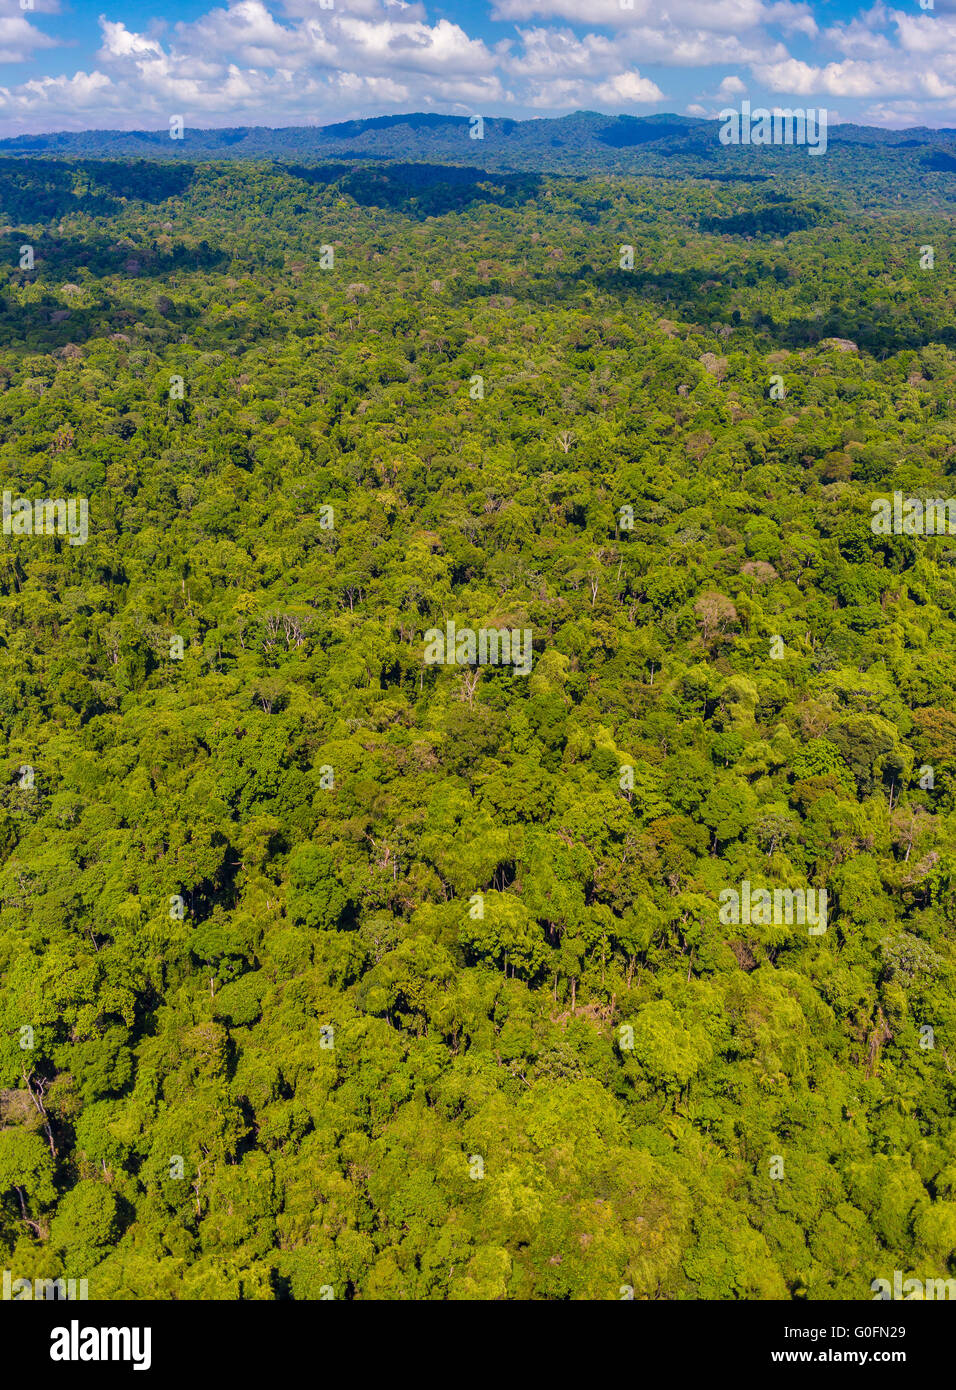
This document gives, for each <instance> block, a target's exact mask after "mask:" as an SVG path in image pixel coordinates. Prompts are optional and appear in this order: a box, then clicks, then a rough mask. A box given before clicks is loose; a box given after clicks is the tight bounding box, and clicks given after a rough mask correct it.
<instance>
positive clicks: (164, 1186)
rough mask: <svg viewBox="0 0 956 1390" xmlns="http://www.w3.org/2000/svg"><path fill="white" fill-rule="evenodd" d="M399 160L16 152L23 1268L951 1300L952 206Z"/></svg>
mask: <svg viewBox="0 0 956 1390" xmlns="http://www.w3.org/2000/svg"><path fill="white" fill-rule="evenodd" d="M596 119H597V118H596ZM604 119H605V121H606V119H607V118H604ZM396 138H399V139H400V140H404V139H405V136H404V135H401V136H399V137H396ZM487 148H488V145H487V143H486V146H485V147H484V149H482V154H484V153H486V151H487ZM904 153H906V152H904ZM924 153H925V152H923V153H921V152H920V151H919V150H916V151H915V153H914V152H913V151H912V150H910V151H909V152H908V153H906V157H907V158H910V157H911V158H912V159H913V160H914V161H915V160H918V159H923V158H924ZM185 155H186V156H188V146H187V148H186V149H185ZM402 157H403V159H404V163H402V164H389V163H386V162H382V161H381V160H378V161H375V160H370V159H365V160H354V159H353V160H351V161H345V162H340V163H335V162H334V161H333V162H330V161H329V160H328V159H325V158H324V159H322V160H320V161H319V162H313V163H310V162H308V161H307V160H302V161H300V162H298V163H294V164H289V165H279V164H276V163H274V162H272V161H268V160H266V161H259V162H256V161H243V162H233V161H228V160H225V161H224V160H205V161H198V160H197V161H195V162H189V159H188V157H187V158H184V159H182V160H178V161H172V162H157V163H148V162H144V161H132V162H123V161H113V160H109V159H86V158H84V159H79V160H69V159H55V158H50V157H46V156H42V157H41V156H30V157H17V158H5V159H3V160H0V216H2V218H3V225H2V226H0V267H2V269H0V330H2V332H0V384H2V395H0V457H2V465H3V466H2V481H3V489H4V490H5V491H7V492H9V494H10V496H11V498H12V499H64V500H66V499H85V500H86V503H87V505H88V528H89V534H88V540H87V541H86V543H85V544H73V543H71V537H69V536H66V535H64V534H37V533H33V534H30V533H17V532H14V531H13V530H12V528H11V529H10V533H9V534H4V535H3V536H2V537H0V545H2V552H0V554H2V570H0V719H2V722H3V745H4V748H5V754H4V758H5V770H4V775H3V777H2V779H0V782H2V786H0V860H2V863H0V1247H2V1250H0V1264H3V1265H4V1266H5V1267H9V1268H12V1269H15V1270H16V1271H17V1272H18V1273H21V1274H23V1275H26V1276H29V1277H52V1276H54V1275H56V1274H58V1273H60V1272H66V1273H67V1274H71V1275H75V1276H83V1277H87V1278H88V1280H89V1284H90V1296H91V1297H101V1298H145V1297H155V1296H159V1297H166V1298H193V1299H213V1298H244V1299H275V1298H295V1299H310V1298H323V1297H330V1296H332V1297H335V1298H345V1299H348V1298H353V1299H402V1298H415V1299H462V1300H468V1299H476V1300H484V1299H500V1298H539V1299H543V1298H549V1299H584V1298H589V1299H617V1298H620V1297H621V1294H622V1290H628V1289H629V1290H632V1291H633V1294H634V1296H635V1297H636V1298H640V1299H652V1298H668V1299H681V1298H693V1297H702V1298H709V1299H733V1298H749V1299H777V1298H779V1299H785V1298H791V1297H793V1298H809V1299H833V1298H851V1299H867V1298H871V1297H872V1294H871V1292H870V1290H871V1286H872V1281H873V1280H875V1279H878V1278H889V1279H892V1278H893V1274H894V1271H903V1272H904V1274H907V1275H913V1276H915V1277H918V1278H920V1279H938V1278H939V1279H945V1278H948V1277H950V1276H952V1275H953V1274H954V1273H956V1263H954V1260H956V1121H954V1118H953V1111H954V1099H956V1094H954V1090H956V1076H954V1066H956V943H954V933H953V919H954V907H956V628H954V617H956V540H954V539H952V538H951V537H949V536H947V535H933V534H916V533H913V532H910V533H904V534H900V533H898V532H892V531H891V532H890V533H889V534H884V533H880V532H878V531H875V530H874V527H873V525H872V524H871V522H872V517H873V503H874V500H876V499H881V498H883V499H886V498H893V496H894V494H896V493H902V494H903V496H904V497H906V498H908V499H912V498H916V499H935V498H940V499H946V498H948V497H949V496H950V495H951V494H952V493H953V490H954V479H953V474H954V472H956V420H954V415H953V400H954V393H956V327H954V324H956V318H954V307H956V280H954V274H953V263H954V253H956V239H954V227H953V209H952V196H953V195H952V188H953V177H954V176H953V174H952V173H948V172H946V170H945V168H943V167H940V168H937V169H929V168H927V167H926V166H925V165H921V166H920V167H921V168H922V169H923V173H922V174H920V176H919V180H917V179H915V177H914V180H913V182H912V183H911V184H910V185H909V192H908V193H907V196H905V197H904V196H902V192H901V190H902V188H903V184H901V183H900V182H899V179H898V175H896V174H894V175H893V176H892V178H891V177H890V175H889V174H886V175H884V174H879V175H877V174H875V173H874V174H873V175H872V177H873V183H872V185H869V184H868V182H867V180H868V179H869V178H870V176H871V173H872V171H873V170H875V169H877V168H878V160H877V156H876V154H874V152H873V150H872V149H866V150H865V151H864V152H863V153H862V154H860V155H859V159H860V160H861V163H860V165H859V171H860V174H859V180H858V181H857V183H856V184H854V185H852V186H851V185H849V184H847V183H846V182H845V180H844V181H841V180H840V179H838V178H835V177H834V176H833V173H832V168H831V172H829V173H827V172H825V171H821V170H820V169H818V168H810V167H808V166H810V165H818V164H823V165H826V164H827V163H828V160H829V159H830V158H831V157H832V159H833V161H834V165H833V166H832V167H836V166H837V161H838V160H839V159H841V158H847V159H850V158H851V156H849V155H846V154H845V151H844V153H843V154H841V153H840V151H839V149H837V151H836V152H834V153H833V154H832V156H828V160H823V161H811V160H808V159H807V158H806V155H805V152H803V151H791V152H789V157H790V158H791V159H792V160H793V161H799V174H794V175H793V179H792V181H791V182H787V181H784V182H780V181H777V180H770V181H769V182H768V181H764V180H761V179H753V178H750V177H744V178H740V179H738V178H736V177H733V178H731V179H689V178H684V179H680V180H678V179H675V178H663V177H654V176H638V175H634V174H624V173H620V174H608V175H606V176H599V175H597V174H596V173H590V174H587V176H584V175H583V174H582V173H581V172H580V171H579V172H577V173H575V174H574V176H564V175H562V174H549V173H547V172H544V171H543V170H541V169H537V170H535V169H531V168H524V169H519V168H518V167H517V166H515V167H514V168H513V169H512V170H511V172H504V171H502V170H500V169H499V170H496V169H495V168H494V167H493V164H492V163H491V162H488V163H487V164H486V165H483V166H482V167H480V168H477V169H476V168H475V167H473V166H472V164H471V163H470V161H469V159H467V158H464V157H463V158H462V159H461V160H459V161H458V167H454V168H452V167H447V166H445V165H442V164H440V162H434V163H420V162H416V160H415V158H414V155H413V153H412V152H410V151H408V150H406V151H405V153H404V154H403V156H402ZM900 157H901V158H903V157H904V155H903V154H901V155H900ZM721 167H722V168H725V167H728V166H726V165H725V164H723V163H722V165H721ZM736 167H738V169H739V172H741V173H746V172H748V171H749V173H751V174H752V173H753V171H754V166H753V165H751V164H748V165H747V168H746V169H744V166H743V165H740V166H736ZM792 167H796V166H795V164H794V165H793V166H792ZM893 179H897V182H896V183H894V182H893V181H892V180H893ZM868 188H869V189H870V192H871V193H872V196H869V195H868V192H867V190H868ZM881 190H882V191H881ZM927 248H929V252H931V254H929V253H928V250H927ZM27 252H29V254H27ZM38 530H41V531H42V528H41V527H38ZM72 539H76V537H73V538H72ZM449 623H455V624H457V628H458V629H459V630H461V629H469V630H472V629H473V630H475V631H478V630H486V631H487V630H504V629H507V630H509V631H513V632H516V633H517V632H524V631H526V630H527V631H530V633H531V634H532V648H533V659H532V660H531V664H530V673H529V674H521V672H520V671H519V670H518V669H517V668H509V667H508V666H507V665H505V664H498V665H493V664H486V665H478V664H474V665H471V664H469V665H456V664H453V663H450V662H446V663H445V664H442V663H440V662H439V663H430V662H428V661H426V659H425V650H426V634H427V633H429V632H432V631H439V632H442V633H444V632H446V631H447V625H448V624H449ZM785 891H789V892H792V893H794V894H796V893H798V892H800V893H803V892H813V893H814V894H818V895H822V894H824V893H825V895H826V898H825V902H826V905H827V906H826V914H825V924H824V925H825V930H823V931H818V932H816V933H815V932H813V931H811V930H808V928H807V925H806V924H800V923H798V922H796V921H786V920H785V921H780V920H775V918H778V917H779V914H776V913H772V914H770V915H769V917H768V915H767V914H766V913H763V912H761V911H759V910H758V911H751V910H750V904H751V897H752V896H753V895H754V894H756V895H757V896H756V898H755V899H754V901H756V902H758V903H759V902H760V901H761V899H760V894H761V893H762V892H764V893H769V894H773V893H774V892H777V893H782V892H785ZM728 892H735V893H738V894H740V895H741V898H740V900H741V901H742V899H743V896H744V895H745V894H749V895H750V896H748V897H747V908H748V910H747V911H743V910H741V911H740V912H738V913H737V914H736V920H734V918H733V916H732V915H731V914H728V913H724V914H723V917H722V916H721V907H720V904H721V902H722V901H726V894H727V893H728ZM821 900H822V899H821V898H817V899H816V901H817V902H818V903H819V902H820V901H821Z"/></svg>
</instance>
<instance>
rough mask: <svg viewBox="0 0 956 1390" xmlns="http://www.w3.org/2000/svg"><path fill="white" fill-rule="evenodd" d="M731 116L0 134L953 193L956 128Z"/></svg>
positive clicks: (4, 144) (161, 153)
mask: <svg viewBox="0 0 956 1390" xmlns="http://www.w3.org/2000/svg"><path fill="white" fill-rule="evenodd" d="M720 127H721V123H720V121H718V120H706V119H703V118H701V117H694V116H680V115H676V114H673V113H662V114H658V115H653V116H630V115H619V116H609V115H606V114H603V113H601V112H597V111H576V112H574V113H573V114H572V115H568V116H558V117H542V118H539V119H533V120H512V119H510V118H501V117H487V118H485V119H484V121H483V132H482V134H483V138H481V139H474V138H472V128H473V123H472V119H471V118H469V117H467V116H448V115H441V114H437V113H434V112H421V111H418V112H407V113H403V114H399V115H392V116H374V117H371V118H369V119H364V120H349V121H341V122H337V123H334V124H331V125H326V126H286V127H282V128H278V129H272V128H271V127H268V126H236V127H231V128H223V129H209V130H200V129H193V128H190V127H188V126H187V128H186V130H185V135H184V138H183V139H182V140H174V139H172V138H171V136H170V134H169V132H168V131H166V130H159V131H148V130H143V131H120V130H90V131H79V132H72V131H58V132H55V133H52V134H49V135H20V136H15V137H12V138H9V139H5V140H0V157H2V156H7V157H18V156H20V157H23V156H30V157H33V158H36V157H37V156H39V157H41V158H48V157H51V156H53V157H56V158H60V159H64V158H66V159H70V158H99V159H124V158H127V159H128V158H140V159H142V158H147V159H154V160H155V159H165V160H190V161H196V160H209V159H256V160H275V161H280V162H283V163H285V162H289V161H290V160H291V161H295V162H296V163H298V164H309V163H327V162H329V161H335V160H348V161H352V162H355V161H359V160H366V159H369V160H390V161H396V160H397V161H401V162H406V163H407V162H412V163H414V162H428V163H434V164H454V165H459V166H471V167H477V168H482V169H487V170H490V171H497V172H509V173H551V174H578V175H588V174H610V175H622V174H632V175H633V174H645V175H656V176H664V177H670V178H674V177H679V178H686V177H691V178H711V179H719V180H722V181H725V180H733V179H737V178H742V179H744V180H755V179H764V178H771V177H772V178H773V179H775V180H781V179H782V180H783V181H784V182H787V183H793V182H796V183H800V184H811V183H815V184H818V185H819V184H824V185H830V186H832V187H834V188H837V187H840V186H842V185H843V184H844V183H846V182H847V180H848V179H849V181H850V183H852V184H853V186H854V187H857V186H859V187H863V186H865V187H866V188H867V191H868V193H869V194H874V195H876V196H881V197H884V198H888V199H890V200H891V201H897V200H902V199H904V198H910V197H913V196H920V195H926V196H928V197H932V198H937V197H939V196H942V197H943V198H944V199H945V200H947V201H948V200H949V199H950V198H951V197H953V196H954V191H953V175H954V174H956V129H953V128H947V129H942V130H931V129H928V128H927V127H925V126H920V127H914V128H912V129H907V130H886V129H884V128H882V127H875V126H860V125H854V124H845V125H836V126H831V127H830V128H829V131H828V149H827V155H826V158H815V159H808V158H807V151H806V149H801V148H800V147H799V146H785V147H774V146H746V147H745V146H724V145H722V144H721V143H720V140H719V138H718V134H719V131H720Z"/></svg>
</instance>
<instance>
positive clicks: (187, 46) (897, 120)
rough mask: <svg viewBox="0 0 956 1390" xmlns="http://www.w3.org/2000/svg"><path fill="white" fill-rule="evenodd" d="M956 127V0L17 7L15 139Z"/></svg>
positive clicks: (205, 2)
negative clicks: (473, 117) (391, 116)
mask: <svg viewBox="0 0 956 1390" xmlns="http://www.w3.org/2000/svg"><path fill="white" fill-rule="evenodd" d="M744 97H748V98H749V99H750V100H751V101H752V102H753V103H754V104H761V105H767V106H773V105H775V104H778V105H783V106H795V105H803V106H816V107H825V108H826V109H827V111H828V114H829V119H830V121H831V123H833V122H837V121H860V122H864V123H866V124H871V125H884V126H891V127H895V128H899V127H905V126H910V125H929V126H937V127H938V126H956V0H896V3H887V2H885V0H875V3H871V2H870V0H867V2H866V3H858V0H449V3H431V0H219V3H211V0H178V3H177V4H176V5H175V6H169V5H168V4H161V3H159V0H72V3H71V2H70V0H0V134H2V135H15V134H19V133H21V132H31V133H32V132H37V131H50V130H82V129H87V128H91V127H94V128H119V129H143V128H145V129H161V128H167V127H168V122H169V118H170V116H172V115H182V116H183V117H184V119H185V122H186V124H187V125H188V126H193V127H197V126H227V125H272V126H276V125H310V124H324V123H327V122H330V121H337V120H345V119H350V118H353V117H356V116H369V115H381V114H384V113H387V112H394V111H444V112H450V113H453V114H461V115H465V114H469V115H470V114H474V113H480V114H483V115H488V116H494V115H510V116H515V117H519V118H524V117H535V116H554V115H563V114H565V113H567V112H569V111H574V110H579V109H587V110H598V111H607V112H612V113H627V114H632V115H649V114H652V113H654V112H660V111H677V112H683V113H687V114H691V115H701V116H713V115H716V114H717V112H718V111H720V110H721V109H722V108H724V107H726V106H736V105H738V104H739V102H740V101H741V100H742V99H743V98H744Z"/></svg>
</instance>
